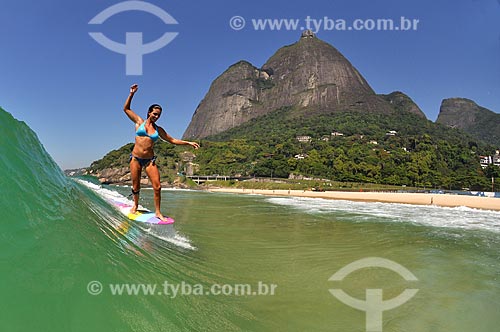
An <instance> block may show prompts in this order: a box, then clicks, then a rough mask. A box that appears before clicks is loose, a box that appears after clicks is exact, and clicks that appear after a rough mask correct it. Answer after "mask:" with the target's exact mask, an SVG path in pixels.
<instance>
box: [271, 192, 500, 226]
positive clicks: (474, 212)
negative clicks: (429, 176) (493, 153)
mask: <svg viewBox="0 0 500 332" xmlns="http://www.w3.org/2000/svg"><path fill="white" fill-rule="evenodd" d="M267 200H268V201H269V202H271V203H273V204H278V205H282V206H289V207H291V208H295V209H298V210H301V211H304V212H306V213H312V214H328V213H332V214H334V215H335V219H336V220H353V219H355V220H357V221H377V222H380V221H381V220H382V221H385V222H408V223H415V224H420V225H426V226H433V227H447V228H460V229H471V230H478V229H480V230H488V231H493V232H497V233H500V211H491V210H479V209H472V208H468V207H453V208H450V207H438V206H432V205H431V206H429V205H411V204H399V203H377V202H355V201H346V200H328V199H322V198H301V197H271V198H267Z"/></svg>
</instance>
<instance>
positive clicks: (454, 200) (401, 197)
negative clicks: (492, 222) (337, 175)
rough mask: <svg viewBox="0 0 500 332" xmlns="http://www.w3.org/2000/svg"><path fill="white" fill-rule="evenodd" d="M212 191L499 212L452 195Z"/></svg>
mask: <svg viewBox="0 0 500 332" xmlns="http://www.w3.org/2000/svg"><path fill="white" fill-rule="evenodd" d="M206 190H207V191H209V192H221V193H232V194H255V195H265V196H286V197H307V198H323V199H331V200H348V201H360V202H380V203H399V204H413V205H434V206H440V207H460V206H465V207H469V208H473V209H481V210H493V211H500V199H499V198H494V197H478V196H466V195H450V194H423V193H393V192H391V193H384V192H343V191H323V192H318V191H303V190H269V189H235V188H209V189H206Z"/></svg>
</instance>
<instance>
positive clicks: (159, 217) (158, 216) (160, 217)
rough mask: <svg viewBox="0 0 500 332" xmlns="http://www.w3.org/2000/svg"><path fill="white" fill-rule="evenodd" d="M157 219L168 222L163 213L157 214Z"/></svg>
mask: <svg viewBox="0 0 500 332" xmlns="http://www.w3.org/2000/svg"><path fill="white" fill-rule="evenodd" d="M156 218H158V219H160V220H167V218H165V217H164V216H163V214H161V213H157V214H156Z"/></svg>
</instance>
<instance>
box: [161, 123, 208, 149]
mask: <svg viewBox="0 0 500 332" xmlns="http://www.w3.org/2000/svg"><path fill="white" fill-rule="evenodd" d="M158 133H159V134H160V137H161V138H162V139H164V140H165V141H167V142H169V143H171V144H175V145H190V146H192V147H193V148H195V149H198V148H199V147H200V145H199V144H198V143H196V142H189V141H183V140H180V139H177V138H173V137H172V136H170V135H169V134H167V132H166V131H165V130H164V129H163V128H162V127H160V126H158Z"/></svg>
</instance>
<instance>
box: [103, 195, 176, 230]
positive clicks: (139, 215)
mask: <svg viewBox="0 0 500 332" xmlns="http://www.w3.org/2000/svg"><path fill="white" fill-rule="evenodd" d="M110 202H111V204H113V205H114V206H115V207H116V208H117V209H118V210H119V211H120V212H121V213H122V214H124V215H125V216H126V217H127V218H129V219H130V220H134V221H139V222H144V223H148V224H157V225H170V224H173V223H174V222H175V220H174V219H173V218H171V217H167V216H165V219H160V218H158V217H157V216H155V214H154V212H151V211H149V210H147V209H139V210H137V212H136V213H130V209H131V208H132V205H130V204H127V203H124V202H120V201H116V200H111V201H110Z"/></svg>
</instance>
